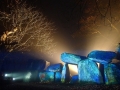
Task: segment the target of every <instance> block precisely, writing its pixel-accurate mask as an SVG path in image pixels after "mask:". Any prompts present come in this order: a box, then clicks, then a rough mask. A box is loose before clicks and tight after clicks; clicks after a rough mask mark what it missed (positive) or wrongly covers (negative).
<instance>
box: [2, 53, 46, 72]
mask: <svg viewBox="0 0 120 90" xmlns="http://www.w3.org/2000/svg"><path fill="white" fill-rule="evenodd" d="M0 60H1V59H0ZM45 64H46V62H45V61H44V60H42V59H38V58H35V57H33V56H31V55H30V54H28V53H21V52H12V53H10V54H8V55H7V56H6V57H5V58H4V60H3V61H2V63H1V71H2V72H19V71H30V70H38V71H40V70H44V68H45Z"/></svg>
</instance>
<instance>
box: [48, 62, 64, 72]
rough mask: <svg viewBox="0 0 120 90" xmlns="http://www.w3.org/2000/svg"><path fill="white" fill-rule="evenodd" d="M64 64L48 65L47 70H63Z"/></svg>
mask: <svg viewBox="0 0 120 90" xmlns="http://www.w3.org/2000/svg"><path fill="white" fill-rule="evenodd" d="M62 67H63V65H62V64H61V63H58V64H53V65H50V66H48V67H47V69H46V71H51V72H61V71H62Z"/></svg>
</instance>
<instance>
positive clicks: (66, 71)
mask: <svg viewBox="0 0 120 90" xmlns="http://www.w3.org/2000/svg"><path fill="white" fill-rule="evenodd" d="M69 80H70V71H69V67H68V64H67V63H65V64H64V66H63V69H62V75H61V82H62V83H66V82H69Z"/></svg>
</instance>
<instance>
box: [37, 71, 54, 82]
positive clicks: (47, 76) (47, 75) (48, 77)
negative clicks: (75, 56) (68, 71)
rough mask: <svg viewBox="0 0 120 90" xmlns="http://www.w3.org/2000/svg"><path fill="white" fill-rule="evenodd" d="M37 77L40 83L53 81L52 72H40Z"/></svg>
mask: <svg viewBox="0 0 120 90" xmlns="http://www.w3.org/2000/svg"><path fill="white" fill-rule="evenodd" d="M39 78H40V81H41V82H42V83H50V82H54V72H46V71H45V72H40V73H39Z"/></svg>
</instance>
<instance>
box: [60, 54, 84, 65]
mask: <svg viewBox="0 0 120 90" xmlns="http://www.w3.org/2000/svg"><path fill="white" fill-rule="evenodd" d="M84 59H86V57H85V56H80V55H75V54H71V53H66V52H64V53H62V54H61V60H62V61H63V62H65V63H69V64H78V63H79V61H81V60H84Z"/></svg>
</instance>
